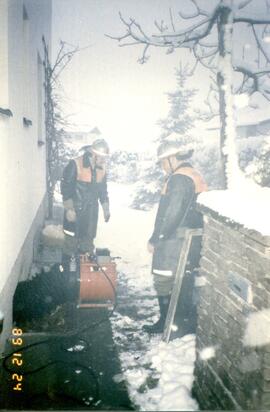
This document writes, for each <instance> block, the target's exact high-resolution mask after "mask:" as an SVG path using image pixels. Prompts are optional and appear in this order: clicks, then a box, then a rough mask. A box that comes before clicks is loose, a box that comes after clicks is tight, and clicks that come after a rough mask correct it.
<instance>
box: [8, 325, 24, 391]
mask: <svg viewBox="0 0 270 412" xmlns="http://www.w3.org/2000/svg"><path fill="white" fill-rule="evenodd" d="M22 333H23V332H22V329H20V328H13V329H12V336H13V338H12V339H11V342H12V345H14V346H18V349H19V347H20V346H21V345H22V344H23V338H22V336H21V335H22ZM11 363H12V364H13V365H14V366H17V368H18V373H13V374H12V376H11V379H12V381H14V386H13V387H12V388H13V390H14V391H22V384H23V375H22V374H20V373H19V369H20V367H21V366H22V365H23V357H22V353H21V352H20V351H19V350H18V352H17V351H16V352H14V353H13V354H12V358H11Z"/></svg>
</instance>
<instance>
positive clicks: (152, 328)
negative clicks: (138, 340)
mask: <svg viewBox="0 0 270 412" xmlns="http://www.w3.org/2000/svg"><path fill="white" fill-rule="evenodd" d="M169 303H170V295H168V296H158V304H159V311H160V317H159V320H158V321H157V322H156V323H154V324H153V325H144V326H143V330H145V332H148V333H162V332H163V330H164V326H165V321H166V316H167V312H168V307H169Z"/></svg>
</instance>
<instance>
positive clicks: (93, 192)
mask: <svg viewBox="0 0 270 412" xmlns="http://www.w3.org/2000/svg"><path fill="white" fill-rule="evenodd" d="M84 149H85V153H84V154H83V155H82V156H80V157H77V158H75V159H72V160H70V162H69V163H68V165H67V166H66V167H65V169H64V171H63V177H62V180H61V194H62V196H63V205H64V209H65V212H64V224H63V226H64V232H65V235H66V236H65V238H66V239H65V246H64V251H63V254H64V255H67V256H70V255H72V254H74V253H76V252H77V251H79V253H82V254H85V253H88V254H89V255H92V254H93V252H94V239H95V237H96V233H97V221H98V213H99V202H100V204H101V206H102V209H103V215H104V220H105V222H108V221H109V219H110V210H109V197H108V192H107V179H106V167H105V166H106V165H105V161H106V158H107V157H108V156H109V147H108V144H107V143H106V141H105V140H104V139H97V140H95V141H94V142H93V144H92V145H91V146H85V148H84Z"/></svg>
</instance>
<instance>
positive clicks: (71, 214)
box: [66, 209, 77, 222]
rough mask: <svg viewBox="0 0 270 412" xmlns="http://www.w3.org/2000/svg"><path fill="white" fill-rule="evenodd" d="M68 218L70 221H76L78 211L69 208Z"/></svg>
mask: <svg viewBox="0 0 270 412" xmlns="http://www.w3.org/2000/svg"><path fill="white" fill-rule="evenodd" d="M66 218H67V220H68V221H69V222H75V221H76V218H77V216H76V212H75V210H74V209H68V210H67V211H66Z"/></svg>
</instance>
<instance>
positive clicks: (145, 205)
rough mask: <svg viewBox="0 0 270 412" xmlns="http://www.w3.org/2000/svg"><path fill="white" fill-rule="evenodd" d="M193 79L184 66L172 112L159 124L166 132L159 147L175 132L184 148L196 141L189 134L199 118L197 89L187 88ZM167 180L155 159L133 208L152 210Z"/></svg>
mask: <svg viewBox="0 0 270 412" xmlns="http://www.w3.org/2000/svg"><path fill="white" fill-rule="evenodd" d="M189 76H190V74H189V72H188V68H187V67H185V68H182V66H181V65H180V68H178V69H176V83H177V87H176V89H175V91H173V92H169V93H167V96H168V102H169V105H170V109H169V113H168V116H167V117H166V118H164V119H161V120H160V121H159V122H158V124H159V125H160V126H161V129H162V130H161V134H160V136H159V138H158V139H156V140H155V141H154V142H155V143H156V146H157V147H158V146H159V144H160V143H161V142H163V141H165V140H170V134H171V133H176V135H177V136H179V137H177V139H176V140H177V141H178V142H181V143H182V144H183V146H185V145H186V144H188V143H190V142H191V141H192V138H191V137H190V136H188V135H187V132H188V131H189V130H190V129H191V128H192V126H193V122H194V119H195V116H194V113H193V111H192V110H191V109H190V107H191V103H192V100H193V97H194V96H195V94H196V89H193V88H189V87H187V81H188V77H189ZM174 138H175V135H174ZM163 181H164V175H163V173H162V171H161V169H160V167H159V165H158V164H157V162H156V159H154V160H152V162H151V164H150V165H148V166H147V167H146V168H144V169H143V170H142V172H141V174H140V182H139V183H138V184H137V190H136V194H135V197H134V199H133V201H132V204H131V207H134V208H136V209H143V210H147V209H150V208H151V207H152V206H153V204H154V203H155V202H157V201H158V199H159V194H160V190H161V187H162V182H163Z"/></svg>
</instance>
